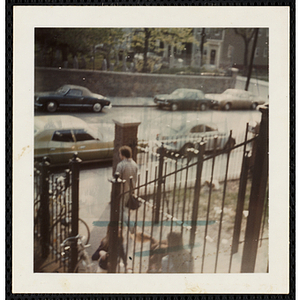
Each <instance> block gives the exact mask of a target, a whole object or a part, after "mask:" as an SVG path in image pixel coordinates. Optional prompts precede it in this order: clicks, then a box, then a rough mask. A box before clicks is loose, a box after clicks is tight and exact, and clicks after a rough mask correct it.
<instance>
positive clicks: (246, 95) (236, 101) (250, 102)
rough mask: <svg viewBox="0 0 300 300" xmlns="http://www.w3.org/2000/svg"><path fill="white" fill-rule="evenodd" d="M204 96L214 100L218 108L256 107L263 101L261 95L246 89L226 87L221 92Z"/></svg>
mask: <svg viewBox="0 0 300 300" xmlns="http://www.w3.org/2000/svg"><path fill="white" fill-rule="evenodd" d="M205 98H207V99H211V100H212V101H215V102H216V105H217V106H218V107H219V108H220V109H224V110H231V109H254V110H255V109H256V107H257V106H258V105H260V104H263V103H265V100H264V99H263V98H262V97H259V96H256V95H254V94H252V93H250V92H248V91H244V90H239V89H227V90H226V91H225V92H223V93H222V94H205Z"/></svg>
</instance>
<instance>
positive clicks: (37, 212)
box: [34, 155, 89, 272]
mask: <svg viewBox="0 0 300 300" xmlns="http://www.w3.org/2000/svg"><path fill="white" fill-rule="evenodd" d="M79 164H80V160H79V159H78V158H77V156H76V155H74V158H73V160H71V162H70V165H69V168H67V169H65V170H63V171H53V170H51V169H50V164H49V163H48V161H47V160H44V161H43V162H41V163H36V164H35V168H34V271H35V272H40V271H42V270H43V265H45V264H53V263H56V264H57V266H56V267H55V268H56V270H58V269H60V270H62V271H68V269H69V270H72V269H74V266H75V265H76V263H77V245H76V244H74V245H73V246H72V247H71V252H72V253H71V261H68V262H64V261H63V259H61V247H60V245H61V243H62V242H63V241H64V240H65V239H66V238H67V237H70V236H76V235H77V234H78V232H81V233H84V234H86V238H89V231H88V230H86V226H85V224H84V222H83V221H81V222H80V220H79V217H78V183H79ZM55 268H52V269H55Z"/></svg>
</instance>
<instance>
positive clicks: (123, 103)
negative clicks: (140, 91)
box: [109, 97, 156, 107]
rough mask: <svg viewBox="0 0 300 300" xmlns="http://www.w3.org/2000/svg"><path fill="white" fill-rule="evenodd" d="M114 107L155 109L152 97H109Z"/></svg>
mask: <svg viewBox="0 0 300 300" xmlns="http://www.w3.org/2000/svg"><path fill="white" fill-rule="evenodd" d="M109 99H110V101H111V104H112V106H113V107H155V106H156V104H155V103H154V101H153V98H152V97H109Z"/></svg>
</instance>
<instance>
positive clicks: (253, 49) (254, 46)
mask: <svg viewBox="0 0 300 300" xmlns="http://www.w3.org/2000/svg"><path fill="white" fill-rule="evenodd" d="M258 31H259V28H255V29H254V41H253V46H252V53H251V59H250V65H249V69H248V76H247V82H246V86H245V91H248V87H249V82H250V78H251V73H252V66H253V60H254V53H255V49H256V43H257V36H258Z"/></svg>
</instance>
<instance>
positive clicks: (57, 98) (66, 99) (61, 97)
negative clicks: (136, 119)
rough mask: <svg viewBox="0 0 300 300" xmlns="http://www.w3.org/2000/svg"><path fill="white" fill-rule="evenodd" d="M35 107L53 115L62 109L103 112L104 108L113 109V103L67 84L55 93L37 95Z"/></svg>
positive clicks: (82, 88) (80, 87)
mask: <svg viewBox="0 0 300 300" xmlns="http://www.w3.org/2000/svg"><path fill="white" fill-rule="evenodd" d="M34 106H35V108H37V109H43V110H46V111H48V112H51V113H52V112H55V111H56V110H57V109H61V108H69V109H70V108H76V109H85V108H87V109H91V110H93V111H94V112H101V111H102V108H103V107H104V106H107V107H111V103H110V101H109V99H108V98H106V97H104V96H101V95H99V94H95V93H92V92H91V91H90V90H88V89H87V88H85V87H82V86H77V85H69V84H66V85H63V86H61V87H60V88H59V89H58V90H56V91H55V92H43V93H37V94H36V95H35V96H34Z"/></svg>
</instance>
